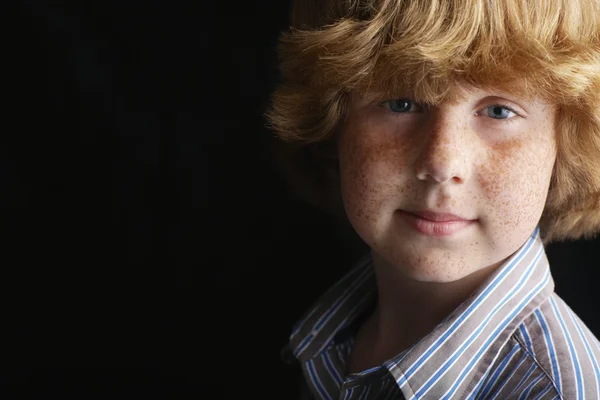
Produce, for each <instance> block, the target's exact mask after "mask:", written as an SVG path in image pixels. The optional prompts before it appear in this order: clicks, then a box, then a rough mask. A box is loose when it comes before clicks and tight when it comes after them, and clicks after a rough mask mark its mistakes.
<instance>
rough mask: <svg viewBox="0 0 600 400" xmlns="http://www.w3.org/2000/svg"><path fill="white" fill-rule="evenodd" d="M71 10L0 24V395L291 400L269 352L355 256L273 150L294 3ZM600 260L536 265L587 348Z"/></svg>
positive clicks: (44, 5) (26, 8)
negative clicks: (154, 392) (159, 389)
mask: <svg viewBox="0 0 600 400" xmlns="http://www.w3.org/2000/svg"><path fill="white" fill-rule="evenodd" d="M78 3H79V4H78ZM78 3H77V2H73V3H58V2H50V1H42V0H21V1H18V2H17V3H16V4H13V5H11V6H10V7H9V8H10V9H8V10H6V11H5V12H2V13H1V16H0V18H1V20H2V21H1V22H2V23H1V24H0V26H1V28H0V29H1V30H2V40H3V46H2V48H3V49H4V52H3V56H2V69H3V70H4V73H3V74H2V78H0V82H2V97H3V99H4V102H3V103H4V106H3V107H2V110H3V112H2V116H3V120H4V123H3V129H2V134H1V135H0V137H1V142H0V152H1V154H0V179H1V181H0V182H1V183H2V196H1V197H0V204H1V206H2V210H3V212H2V216H3V218H2V227H3V228H4V231H5V232H4V234H3V237H4V239H3V240H2V253H3V257H2V268H1V269H0V271H1V275H0V282H1V284H2V290H1V292H0V293H2V295H1V296H2V306H1V311H2V332H3V333H2V335H3V336H4V339H3V341H2V346H3V347H4V349H2V350H0V354H2V361H1V363H2V376H1V377H0V382H5V383H31V382H36V383H50V382H52V383H56V382H59V383H93V384H106V383H116V382H127V383H131V382H136V383H145V384H154V383H190V384H197V385H195V386H190V388H192V389H190V390H198V388H201V389H206V388H210V389H211V390H214V392H213V393H212V394H210V396H211V398H244V397H247V395H248V393H256V394H258V397H261V398H290V397H291V395H292V394H293V393H294V390H295V387H296V386H295V385H296V383H297V377H296V373H297V372H298V371H297V370H296V368H295V367H293V366H287V365H285V364H283V363H281V362H280V360H279V350H280V348H281V347H282V346H283V345H284V344H285V343H286V339H287V335H288V333H289V331H290V327H291V325H292V324H293V322H294V321H295V320H296V319H297V318H298V316H299V315H300V314H301V313H302V312H303V311H304V309H305V308H306V307H307V306H308V305H309V304H310V303H311V302H312V301H313V300H314V299H315V297H316V296H317V295H318V294H319V293H320V292H321V291H322V290H324V289H325V288H326V287H327V286H329V285H330V284H331V283H332V282H333V281H334V280H335V279H336V277H338V276H339V274H341V273H342V271H343V270H344V268H347V267H348V266H349V263H350V262H351V261H352V260H353V259H354V257H355V255H356V254H357V252H359V251H360V250H361V249H357V248H356V246H354V245H351V244H350V242H347V241H345V240H344V239H343V238H342V236H341V235H340V233H339V231H338V230H337V229H336V227H335V224H334V221H333V220H332V219H331V218H330V217H329V216H327V215H325V214H323V213H321V212H319V211H317V210H316V209H313V208H312V207H310V206H309V205H307V204H305V203H303V202H302V201H300V200H299V199H297V198H295V196H294V195H293V194H292V193H291V192H290V190H288V187H287V186H286V184H285V181H284V179H283V178H282V176H281V174H280V173H279V171H278V169H277V168H276V167H275V165H274V163H273V162H272V161H271V157H270V154H269V151H268V146H267V145H268V141H269V138H270V135H271V133H270V132H269V131H268V130H267V129H266V128H264V124H265V121H264V120H263V119H262V112H263V111H264V107H265V105H266V103H267V101H268V95H269V92H270V91H271V89H272V88H273V85H274V84H275V82H276V65H275V61H276V58H275V51H274V46H275V43H276V39H277V35H278V32H279V31H280V30H282V29H285V28H286V26H287V13H288V4H287V2H285V1H278V2H273V1H270V2H267V1H245V2H242V1H222V2H201V3H200V2H190V1H170V2H162V1H102V2H100V1H87V2H78ZM597 247H598V240H590V241H584V240H581V241H578V242H572V243H561V244H556V245H551V246H550V247H549V248H548V254H549V258H550V260H551V263H552V268H553V274H554V278H555V281H556V286H557V292H558V293H559V294H560V295H561V296H562V297H563V298H565V299H566V301H567V302H568V303H569V304H570V305H571V307H572V308H573V309H574V310H575V311H576V312H577V313H578V314H579V316H580V317H581V318H582V319H583V320H584V321H585V322H586V323H587V324H588V326H589V327H590V328H591V329H592V330H593V331H594V332H595V333H596V335H599V334H600V317H599V316H597V311H598V307H597V303H598V298H599V297H598V294H597V290H596V281H597V278H598V276H599V274H598V272H597V268H598V261H597V260H598V255H597ZM203 393H204V392H203Z"/></svg>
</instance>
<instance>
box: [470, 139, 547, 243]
mask: <svg viewBox="0 0 600 400" xmlns="http://www.w3.org/2000/svg"><path fill="white" fill-rule="evenodd" d="M531 137H532V138H533V136H531ZM491 154H492V155H491V156H490V157H489V159H488V161H487V162H486V164H485V165H482V166H481V169H480V174H479V175H478V183H479V186H480V188H481V190H482V195H483V196H484V198H485V199H484V200H485V201H484V203H483V204H485V206H486V207H487V210H486V212H485V215H488V219H489V220H493V221H494V226H495V227H497V228H498V229H499V230H501V231H502V233H503V234H505V235H508V234H510V233H513V232H514V233H516V232H523V231H525V232H529V231H530V230H532V229H533V228H534V227H535V225H536V224H537V223H538V221H539V218H540V216H541V214H542V211H543V208H544V205H545V201H546V196H547V193H548V186H549V183H550V177H551V174H552V167H553V164H554V157H555V156H554V154H555V150H554V141H553V140H552V139H551V138H549V137H547V138H546V139H545V140H533V139H532V140H530V141H529V142H524V141H516V140H515V141H512V142H506V143H503V144H502V145H500V146H496V147H495V148H494V149H492V150H491Z"/></svg>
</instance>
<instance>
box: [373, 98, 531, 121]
mask: <svg viewBox="0 0 600 400" xmlns="http://www.w3.org/2000/svg"><path fill="white" fill-rule="evenodd" d="M394 100H406V99H402V98H397V99H391V100H386V101H384V102H381V103H379V106H380V107H383V108H385V109H386V111H388V112H389V113H390V114H392V115H393V116H394V117H396V118H399V117H402V115H403V114H410V112H393V111H391V110H389V109H388V108H386V104H388V103H389V102H390V101H394ZM407 101H411V100H407ZM413 106H418V107H420V108H421V109H424V108H426V107H424V106H421V105H419V104H416V103H413ZM490 107H502V108H504V109H506V110H508V111H510V112H511V113H513V114H515V115H514V116H513V117H510V118H492V117H488V119H491V120H494V121H496V122H502V123H505V124H509V123H511V122H514V120H515V116H518V117H520V116H521V115H520V114H519V113H518V112H517V111H515V110H514V109H513V108H512V107H511V106H509V105H508V104H503V103H496V104H490V105H488V106H486V107H484V108H483V109H482V110H487V109H488V108H490ZM478 116H481V114H480V111H478Z"/></svg>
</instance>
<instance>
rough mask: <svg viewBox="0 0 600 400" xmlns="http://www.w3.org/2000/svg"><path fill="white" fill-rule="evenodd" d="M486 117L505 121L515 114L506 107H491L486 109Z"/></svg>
mask: <svg viewBox="0 0 600 400" xmlns="http://www.w3.org/2000/svg"><path fill="white" fill-rule="evenodd" d="M487 115H488V117H490V118H494V119H507V118H510V117H512V116H514V115H516V113H515V112H514V111H513V110H511V109H510V108H508V107H505V106H500V105H493V106H489V107H487Z"/></svg>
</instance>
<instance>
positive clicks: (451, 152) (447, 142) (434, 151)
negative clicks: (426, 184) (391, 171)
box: [415, 113, 473, 184]
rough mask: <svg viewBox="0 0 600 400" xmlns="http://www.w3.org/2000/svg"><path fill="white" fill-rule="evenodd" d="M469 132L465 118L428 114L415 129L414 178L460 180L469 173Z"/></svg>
mask: <svg viewBox="0 0 600 400" xmlns="http://www.w3.org/2000/svg"><path fill="white" fill-rule="evenodd" d="M469 133H470V131H469V128H468V123H467V121H461V120H460V119H459V118H456V117H451V116H445V115H443V114H442V113H437V115H432V116H431V118H430V120H429V121H427V122H426V123H424V124H423V125H422V128H421V130H420V132H418V135H419V136H421V143H420V146H419V147H418V154H417V159H416V162H415V173H416V176H417V178H418V179H419V180H421V181H430V182H432V183H446V182H448V183H456V184H460V183H464V182H465V181H466V180H467V179H468V178H469V175H470V165H469V162H468V160H469V157H470V155H471V152H472V149H471V147H472V146H471V143H472V141H473V138H472V137H471V136H470V134H469Z"/></svg>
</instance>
